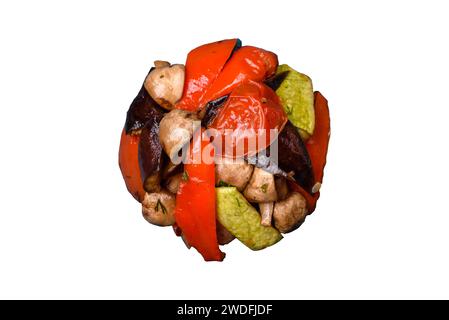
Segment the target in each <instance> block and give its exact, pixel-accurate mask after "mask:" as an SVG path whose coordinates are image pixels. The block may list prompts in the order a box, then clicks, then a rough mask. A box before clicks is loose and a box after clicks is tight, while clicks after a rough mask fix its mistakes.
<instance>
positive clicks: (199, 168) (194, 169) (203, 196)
mask: <svg viewBox="0 0 449 320" xmlns="http://www.w3.org/2000/svg"><path fill="white" fill-rule="evenodd" d="M198 136H200V135H198ZM202 140H203V139H201V137H198V138H195V137H194V139H193V141H192V143H191V145H190V149H189V150H190V152H189V156H188V159H189V160H190V161H189V162H190V163H185V164H184V174H183V178H182V180H181V183H180V185H179V189H178V194H177V196H176V209H175V218H176V224H177V225H178V227H179V228H180V229H181V231H182V235H183V238H184V239H185V240H186V241H187V243H188V244H189V245H191V246H192V247H194V248H195V249H196V250H198V252H199V253H200V254H201V255H202V256H203V258H204V260H206V261H222V260H223V259H224V253H223V252H221V251H220V249H219V247H218V240H217V231H216V230H217V227H216V213H215V164H214V162H213V159H212V160H210V159H209V161H207V160H206V159H204V158H202V156H203V155H202V153H203V150H205V148H208V149H209V150H210V151H211V157H213V148H211V147H212V146H211V143H210V142H209V140H208V139H206V140H204V141H202ZM199 155H201V157H199ZM198 157H199V158H201V159H198ZM196 159H198V160H199V161H197V162H199V163H192V161H193V160H196Z"/></svg>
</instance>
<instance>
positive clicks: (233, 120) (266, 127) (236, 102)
mask: <svg viewBox="0 0 449 320" xmlns="http://www.w3.org/2000/svg"><path fill="white" fill-rule="evenodd" d="M287 121H288V119H287V115H286V114H285V111H284V109H283V108H282V105H281V102H280V100H279V97H278V96H277V95H276V93H275V92H274V91H273V90H272V89H271V88H270V87H268V86H267V85H265V84H263V83H261V82H254V81H246V82H244V83H241V84H239V85H238V86H237V87H235V89H234V90H233V91H232V92H231V94H230V96H229V98H228V99H227V101H226V103H225V104H224V106H223V107H222V108H221V110H220V111H219V113H218V114H217V116H216V117H215V118H214V120H213V121H212V123H211V124H210V125H209V127H210V128H213V129H216V130H217V131H218V132H219V136H220V137H221V141H222V146H223V147H226V148H223V152H226V153H223V154H224V156H225V157H228V158H234V157H236V158H240V157H243V156H245V155H254V154H256V153H257V152H258V151H259V150H262V149H266V148H267V147H268V146H269V145H270V144H271V143H272V142H273V141H274V140H275V139H276V137H277V136H270V134H269V133H270V129H277V130H278V132H281V131H282V129H283V128H284V126H285V124H286V123H287ZM229 129H231V130H232V132H231V131H229V132H226V130H229ZM260 129H262V130H261V131H259V130H260ZM229 134H230V137H228V140H227V139H226V136H227V135H229ZM249 139H255V140H254V141H264V144H262V145H257V146H255V147H256V148H255V149H252V148H249V145H248V141H249ZM256 139H257V140H256ZM259 139H260V140H259ZM226 140H227V141H228V143H227V144H226V145H225V141H226ZM229 142H230V143H231V145H230V144H229ZM239 146H243V147H242V148H241V149H240V148H239ZM228 147H231V148H228ZM230 151H232V153H230ZM242 151H243V154H242V153H241V152H242Z"/></svg>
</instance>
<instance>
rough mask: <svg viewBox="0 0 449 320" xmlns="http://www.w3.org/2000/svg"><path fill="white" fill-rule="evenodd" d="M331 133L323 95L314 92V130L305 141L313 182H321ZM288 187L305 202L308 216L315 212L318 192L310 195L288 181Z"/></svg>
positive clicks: (327, 109) (327, 108)
mask: <svg viewBox="0 0 449 320" xmlns="http://www.w3.org/2000/svg"><path fill="white" fill-rule="evenodd" d="M330 133H331V126H330V117H329V107H328V105H327V100H326V98H325V97H323V95H322V94H321V93H320V92H318V91H316V92H315V130H314V132H313V135H312V136H311V137H310V138H309V140H307V142H306V148H307V151H308V152H309V156H310V161H311V162H312V167H313V174H314V176H315V181H316V182H319V183H322V182H323V171H324V167H325V165H326V156H327V149H328V145H329V137H330ZM290 187H291V188H292V189H293V190H295V191H296V192H299V193H301V194H302V195H303V196H304V197H305V198H306V201H307V207H308V210H309V214H310V213H312V212H313V211H314V210H315V207H316V202H317V201H318V198H319V197H320V192H319V191H318V192H316V193H314V194H313V195H310V194H309V193H308V192H306V191H305V190H304V189H302V188H301V187H300V186H298V185H297V184H296V183H294V182H291V181H290Z"/></svg>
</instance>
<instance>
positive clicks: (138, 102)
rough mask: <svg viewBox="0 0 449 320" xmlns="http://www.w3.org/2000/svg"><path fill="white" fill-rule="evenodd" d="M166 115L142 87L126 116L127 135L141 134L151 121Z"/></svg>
mask: <svg viewBox="0 0 449 320" xmlns="http://www.w3.org/2000/svg"><path fill="white" fill-rule="evenodd" d="M164 113H165V111H164V109H162V108H161V107H160V106H159V105H158V104H157V103H156V101H154V100H153V99H152V98H151V96H150V95H149V94H148V92H147V90H146V89H145V87H144V86H142V88H141V89H140V91H139V93H138V94H137V96H136V97H135V98H134V100H133V102H132V103H131V106H130V107H129V110H128V112H127V114H126V122H125V131H126V134H131V133H136V132H139V131H140V130H141V129H142V128H143V127H144V125H145V124H146V123H147V122H148V121H149V120H151V119H154V118H155V117H159V116H161V115H163V114H164Z"/></svg>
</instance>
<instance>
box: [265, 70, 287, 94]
mask: <svg viewBox="0 0 449 320" xmlns="http://www.w3.org/2000/svg"><path fill="white" fill-rule="evenodd" d="M289 72H290V71H284V72H281V73H279V74H275V75H274V76H272V77H270V78H268V79H267V80H265V84H266V85H267V86H269V87H270V88H271V89H273V91H276V90H277V89H278V88H279V87H280V86H281V83H282V82H283V81H284V80H285V78H286V77H287V75H288V74H289Z"/></svg>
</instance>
